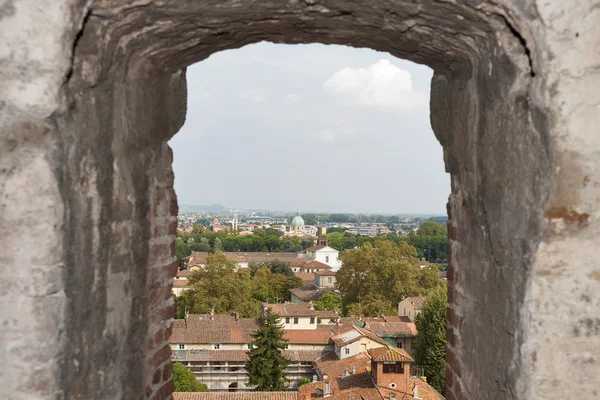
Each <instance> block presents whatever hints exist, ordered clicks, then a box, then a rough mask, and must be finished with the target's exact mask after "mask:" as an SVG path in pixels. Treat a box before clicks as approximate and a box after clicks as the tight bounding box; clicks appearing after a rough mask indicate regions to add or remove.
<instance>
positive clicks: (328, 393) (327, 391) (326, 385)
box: [323, 380, 331, 397]
mask: <svg viewBox="0 0 600 400" xmlns="http://www.w3.org/2000/svg"><path fill="white" fill-rule="evenodd" d="M329 396H331V389H330V388H329V380H325V381H323V397H329Z"/></svg>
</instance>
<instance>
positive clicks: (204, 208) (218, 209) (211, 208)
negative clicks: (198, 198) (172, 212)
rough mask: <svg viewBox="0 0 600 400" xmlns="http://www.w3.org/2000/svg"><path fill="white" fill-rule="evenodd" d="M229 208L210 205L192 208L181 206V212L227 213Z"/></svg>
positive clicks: (185, 205)
mask: <svg viewBox="0 0 600 400" xmlns="http://www.w3.org/2000/svg"><path fill="white" fill-rule="evenodd" d="M227 210H228V208H226V207H225V206H223V205H221V204H210V205H206V206H192V205H188V204H180V205H179V211H180V212H189V211H197V212H221V211H227Z"/></svg>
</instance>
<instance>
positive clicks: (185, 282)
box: [173, 279, 190, 288]
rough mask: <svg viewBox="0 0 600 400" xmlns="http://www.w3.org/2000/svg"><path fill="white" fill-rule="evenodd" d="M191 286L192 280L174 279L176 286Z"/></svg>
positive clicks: (174, 285)
mask: <svg viewBox="0 0 600 400" xmlns="http://www.w3.org/2000/svg"><path fill="white" fill-rule="evenodd" d="M189 286H190V281H188V280H187V279H173V287H174V288H186V287H189Z"/></svg>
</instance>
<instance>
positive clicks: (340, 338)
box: [331, 326, 389, 346]
mask: <svg viewBox="0 0 600 400" xmlns="http://www.w3.org/2000/svg"><path fill="white" fill-rule="evenodd" d="M352 328H353V329H351V330H346V331H345V332H341V333H338V334H337V335H335V336H333V337H332V338H331V340H332V341H333V343H335V344H336V345H338V346H345V345H347V344H350V343H354V342H356V341H358V340H360V339H361V338H363V337H366V338H369V339H371V340H373V341H374V342H377V343H379V344H382V345H384V346H388V345H389V344H388V343H387V342H386V341H385V340H383V339H382V338H380V337H379V336H377V335H375V334H374V333H373V332H369V331H368V330H366V329H362V328H359V327H357V326H353V327H352Z"/></svg>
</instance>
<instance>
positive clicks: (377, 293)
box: [335, 240, 422, 315]
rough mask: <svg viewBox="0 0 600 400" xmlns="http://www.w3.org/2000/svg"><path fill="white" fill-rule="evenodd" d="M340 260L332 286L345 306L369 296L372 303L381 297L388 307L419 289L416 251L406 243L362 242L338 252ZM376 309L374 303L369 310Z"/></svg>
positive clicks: (418, 291)
mask: <svg viewBox="0 0 600 400" xmlns="http://www.w3.org/2000/svg"><path fill="white" fill-rule="evenodd" d="M340 259H341V260H342V262H343V265H342V267H341V268H340V269H339V270H338V271H337V273H336V275H335V277H336V281H337V282H336V286H337V287H338V288H339V290H340V292H341V294H342V297H343V299H344V304H345V305H346V307H348V306H349V304H351V303H358V302H359V299H360V300H361V302H363V301H367V299H369V300H370V301H371V302H373V303H375V304H378V302H379V301H380V300H382V299H383V300H384V301H385V302H388V303H389V305H390V307H389V308H386V309H387V310H391V309H392V307H395V305H397V304H398V302H399V301H400V300H401V299H402V298H403V297H406V296H413V295H416V294H419V293H420V292H422V289H421V288H420V287H419V281H418V276H419V261H418V259H417V252H416V250H415V248H414V247H412V246H411V245H409V244H407V243H404V242H401V243H399V244H395V243H394V242H392V241H389V240H380V241H377V242H375V246H374V247H373V246H372V245H371V244H370V243H366V244H364V245H363V246H362V247H361V248H358V249H352V250H346V251H344V252H342V253H341V255H340ZM365 305H366V304H365V303H364V304H363V310H364V309H365V307H364V306H365ZM380 308H381V307H380V305H378V306H377V307H375V306H373V307H371V308H369V310H371V309H373V310H374V309H380ZM364 315H370V313H369V314H367V313H366V312H365V313H364ZM375 315H379V314H375Z"/></svg>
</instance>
